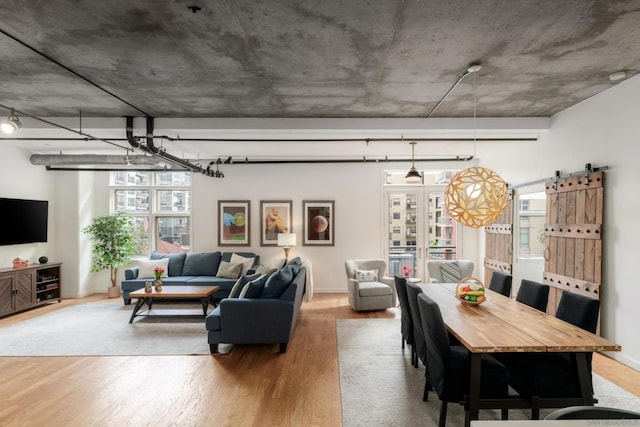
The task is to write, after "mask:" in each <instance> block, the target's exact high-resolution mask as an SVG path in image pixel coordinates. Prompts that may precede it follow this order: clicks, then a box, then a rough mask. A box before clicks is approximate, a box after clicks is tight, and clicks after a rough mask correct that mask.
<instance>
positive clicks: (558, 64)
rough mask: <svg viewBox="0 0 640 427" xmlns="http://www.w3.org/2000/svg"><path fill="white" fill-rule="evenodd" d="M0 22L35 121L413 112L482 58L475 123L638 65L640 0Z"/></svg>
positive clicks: (11, 4)
mask: <svg viewBox="0 0 640 427" xmlns="http://www.w3.org/2000/svg"><path fill="white" fill-rule="evenodd" d="M189 6H198V7H200V8H201V10H199V11H198V12H197V13H194V12H192V11H191V10H190V9H189ZM0 30H1V31H2V34H0V58H1V60H0V104H3V105H5V106H12V107H15V108H16V109H19V110H22V111H25V112H28V113H29V114H32V115H35V116H39V117H77V116H78V115H79V114H82V115H83V116H85V117H90V116H91V117H122V116H125V115H133V116H137V117H141V116H145V115H149V116H154V117H165V118H199V117H214V118H223V117H276V118H294V117H295V118H311V117H318V118H355V117H358V118H420V117H425V116H426V115H427V114H428V113H429V112H430V111H431V109H432V108H433V107H434V106H435V105H436V103H437V102H438V101H439V100H440V99H441V98H442V97H443V96H444V94H445V93H446V92H447V90H449V88H451V86H452V85H453V84H454V83H455V82H456V80H457V79H458V78H459V77H460V76H461V74H462V73H463V72H464V71H465V69H466V68H467V66H468V65H469V64H470V63H471V62H474V61H479V62H481V63H482V70H481V71H480V73H479V74H478V75H477V81H476V84H477V92H476V94H477V114H478V116H479V117H549V116H551V115H553V114H555V113H557V112H559V111H561V110H563V109H566V108H567V107H570V106H572V105H574V104H576V103H578V102H580V101H582V100H584V99H586V98H589V97H591V96H593V95H595V94H597V93H599V92H601V91H603V90H606V89H607V88H609V87H611V86H612V85H614V84H615V83H616V82H612V81H610V80H609V79H608V76H609V74H610V73H612V72H615V71H619V70H626V71H627V72H628V75H629V76H631V75H634V74H635V73H637V72H638V70H640V0H624V1H615V0H609V1H586V0H562V1H558V0H548V1H530V0H479V1H468V0H453V1H440V0H370V1H363V0H334V1H326V0H324V1H323V0H262V1H255V0H217V1H214V0H186V1H185V0H173V1H157V0H155V1H154V0H136V1H131V0H108V1H105V0H83V1H77V0H31V1H29V2H24V1H22V0H3V1H2V2H1V3H0ZM27 46H28V47H27ZM36 51H38V52H40V53H42V55H41V54H39V53H37V52H36ZM76 73H77V74H76ZM80 76H82V77H80ZM85 79H86V80H85ZM472 88H473V78H472V77H468V78H466V79H465V80H464V81H463V82H462V83H461V84H460V85H459V86H458V87H456V89H455V90H453V91H452V93H451V95H450V96H449V97H448V98H447V99H446V101H445V102H443V103H442V105H441V106H440V107H439V108H438V109H437V110H436V112H435V114H434V117H470V116H471V115H472V111H473V96H472V94H473V89H472Z"/></svg>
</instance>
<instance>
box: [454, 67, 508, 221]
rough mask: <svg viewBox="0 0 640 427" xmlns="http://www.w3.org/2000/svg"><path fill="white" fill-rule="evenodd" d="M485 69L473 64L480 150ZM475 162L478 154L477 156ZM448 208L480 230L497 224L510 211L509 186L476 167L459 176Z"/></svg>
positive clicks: (474, 115)
mask: <svg viewBox="0 0 640 427" xmlns="http://www.w3.org/2000/svg"><path fill="white" fill-rule="evenodd" d="M481 68H482V67H481V66H480V65H479V64H472V65H471V66H469V68H468V69H467V72H468V73H473V144H474V151H475V146H476V73H477V72H478V71H480V69H481ZM474 158H475V153H474ZM444 197H445V199H444V204H445V208H446V210H447V213H448V214H449V216H451V217H452V218H453V219H454V220H455V221H457V222H459V223H461V224H463V225H466V226H469V227H472V228H480V227H484V226H485V225H489V224H491V223H493V222H495V221H496V220H497V219H498V218H499V217H500V216H501V215H502V213H503V212H504V210H505V209H506V208H507V202H508V191H507V183H506V182H505V181H504V180H503V179H502V178H501V177H500V175H498V174H497V173H496V172H494V171H492V170H491V169H488V168H483V167H479V166H473V167H469V168H466V169H463V170H461V171H460V172H458V173H457V174H455V175H454V176H453V177H452V178H451V180H450V181H449V184H448V185H447V188H446V189H445V194H444Z"/></svg>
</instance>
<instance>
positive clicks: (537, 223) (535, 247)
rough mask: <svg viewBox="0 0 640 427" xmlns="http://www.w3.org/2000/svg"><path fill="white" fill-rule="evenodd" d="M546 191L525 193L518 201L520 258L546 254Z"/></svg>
mask: <svg viewBox="0 0 640 427" xmlns="http://www.w3.org/2000/svg"><path fill="white" fill-rule="evenodd" d="M546 204H547V200H546V194H545V193H544V192H538V193H530V194H523V195H521V196H520V198H519V201H518V208H519V209H518V222H519V225H518V227H519V232H518V236H519V243H518V256H519V257H520V258H540V257H542V256H543V255H544V221H545V213H546Z"/></svg>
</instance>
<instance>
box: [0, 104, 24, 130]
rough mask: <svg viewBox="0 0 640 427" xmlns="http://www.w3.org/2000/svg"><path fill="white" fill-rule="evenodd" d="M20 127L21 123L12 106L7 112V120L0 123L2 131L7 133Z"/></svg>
mask: <svg viewBox="0 0 640 427" xmlns="http://www.w3.org/2000/svg"><path fill="white" fill-rule="evenodd" d="M21 127H22V123H21V122H20V119H19V118H18V116H16V111H15V110H14V109H13V108H12V109H11V111H10V112H9V117H7V120H6V121H5V122H4V123H2V124H1V125H0V128H2V131H3V132H4V133H8V134H12V133H14V132H17V131H18V129H20V128H21Z"/></svg>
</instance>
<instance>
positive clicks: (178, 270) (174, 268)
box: [149, 252, 187, 276]
mask: <svg viewBox="0 0 640 427" xmlns="http://www.w3.org/2000/svg"><path fill="white" fill-rule="evenodd" d="M164 258H168V259H169V271H168V272H167V275H168V276H182V268H183V267H184V260H185V259H186V258H187V253H186V252H182V253H179V254H161V253H158V252H151V255H149V259H164Z"/></svg>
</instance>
